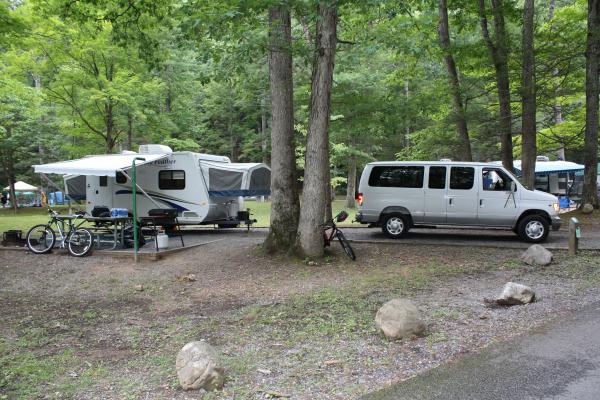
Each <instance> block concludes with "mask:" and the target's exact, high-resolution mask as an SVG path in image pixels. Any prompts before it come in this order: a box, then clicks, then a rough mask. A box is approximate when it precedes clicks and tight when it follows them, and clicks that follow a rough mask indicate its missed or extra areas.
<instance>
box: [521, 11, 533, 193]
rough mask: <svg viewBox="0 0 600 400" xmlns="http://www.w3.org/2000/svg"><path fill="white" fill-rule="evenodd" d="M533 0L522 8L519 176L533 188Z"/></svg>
mask: <svg viewBox="0 0 600 400" xmlns="http://www.w3.org/2000/svg"><path fill="white" fill-rule="evenodd" d="M533 15H534V0H525V3H524V6H523V71H522V72H523V75H522V83H521V92H522V93H521V94H522V110H523V111H522V116H521V122H522V125H521V127H522V135H523V136H522V145H521V154H522V155H521V174H522V177H523V182H524V183H525V185H527V186H528V187H530V188H534V187H535V160H536V157H537V145H536V101H535V92H536V91H535V56H534V53H533V52H534V46H533Z"/></svg>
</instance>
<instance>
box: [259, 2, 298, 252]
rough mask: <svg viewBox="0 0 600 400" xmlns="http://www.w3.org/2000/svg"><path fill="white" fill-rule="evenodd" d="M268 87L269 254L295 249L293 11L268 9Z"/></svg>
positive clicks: (266, 245) (267, 241) (296, 200)
mask: <svg viewBox="0 0 600 400" xmlns="http://www.w3.org/2000/svg"><path fill="white" fill-rule="evenodd" d="M269 84H270V90H271V221H270V225H269V234H268V235H267V239H266V240H265V243H264V248H265V250H266V251H267V252H269V253H273V252H279V251H281V252H290V251H292V250H293V249H294V248H295V243H296V234H297V229H298V214H299V208H300V205H299V200H298V191H297V186H296V154H295V145H294V92H293V91H294V83H293V79H292V33H291V18H290V10H289V8H288V7H286V6H284V5H279V6H273V7H271V8H270V9H269Z"/></svg>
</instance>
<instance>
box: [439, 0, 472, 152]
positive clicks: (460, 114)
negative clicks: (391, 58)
mask: <svg viewBox="0 0 600 400" xmlns="http://www.w3.org/2000/svg"><path fill="white" fill-rule="evenodd" d="M438 9H439V17H440V20H439V24H438V34H439V39H440V47H441V48H442V51H443V53H444V64H446V71H447V72H448V79H449V81H450V92H451V95H452V109H453V111H454V119H455V123H456V133H457V134H458V140H459V142H460V153H461V155H462V157H461V158H462V161H473V154H472V152H471V141H470V140H469V130H468V128H467V118H466V116H465V107H464V103H463V100H462V95H461V89H460V80H459V79H458V71H457V69H456V63H455V62H454V56H453V55H452V49H451V44H450V28H449V26H448V25H449V24H448V4H447V2H446V0H439V7H438Z"/></svg>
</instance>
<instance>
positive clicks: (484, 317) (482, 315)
mask: <svg viewBox="0 0 600 400" xmlns="http://www.w3.org/2000/svg"><path fill="white" fill-rule="evenodd" d="M489 317H490V316H489V315H486V314H481V315H480V316H479V319H488V318H489Z"/></svg>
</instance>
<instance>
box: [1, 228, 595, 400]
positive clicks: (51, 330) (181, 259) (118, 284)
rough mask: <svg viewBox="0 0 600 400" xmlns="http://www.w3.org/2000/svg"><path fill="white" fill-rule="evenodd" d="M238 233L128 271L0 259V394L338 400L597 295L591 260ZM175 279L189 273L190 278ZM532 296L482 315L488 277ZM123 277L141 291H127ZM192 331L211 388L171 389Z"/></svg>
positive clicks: (109, 265) (490, 285)
mask: <svg viewBox="0 0 600 400" xmlns="http://www.w3.org/2000/svg"><path fill="white" fill-rule="evenodd" d="M260 240H261V239H260V238H257V237H251V236H249V237H246V238H244V237H240V238H236V240H235V241H220V242H216V243H213V244H209V245H206V246H202V247H198V248H195V249H191V250H189V251H187V252H184V253H179V254H177V255H173V256H171V257H169V258H167V259H164V260H161V261H156V262H152V261H148V262H143V263H140V264H137V265H135V264H132V263H131V262H130V261H125V260H122V259H112V258H109V257H103V256H102V255H101V253H100V252H97V253H95V255H93V256H92V257H88V258H84V259H77V258H73V257H70V256H68V255H67V254H66V253H63V252H60V251H57V252H55V253H54V254H50V255H46V256H36V255H32V254H29V253H26V252H18V251H3V252H0V260H1V261H0V307H1V310H2V312H1V315H0V399H12V398H34V399H37V398H49V399H59V398H60V399H62V398H75V399H99V398H102V399H197V398H206V399H246V398H248V399H266V398H274V397H289V398H294V399H317V398H318V399H350V398H357V397H359V396H360V395H362V394H365V393H367V392H370V391H373V390H376V389H379V388H381V387H384V386H386V385H388V384H391V383H394V382H397V381H399V380H403V379H407V378H409V377H411V376H414V375H415V374H417V373H420V372H423V371H425V370H427V369H429V368H432V367H435V366H437V365H439V364H441V363H443V362H447V361H448V360H451V359H453V358H455V357H457V356H460V355H461V354H464V353H467V352H472V351H475V350H477V349H479V348H481V347H484V346H486V345H488V344H490V343H492V342H494V341H498V340H510V338H511V337H513V336H515V335H518V334H522V333H524V332H527V331H528V330H529V329H531V328H532V327H534V326H537V325H540V324H542V323H546V322H547V321H548V320H551V319H552V318H555V317H557V316H560V315H564V314H566V313H569V312H572V311H573V310H576V309H578V308H580V307H582V306H584V305H586V304H588V303H590V302H591V301H594V300H597V299H598V295H599V294H600V261H599V260H600V258H599V255H598V253H592V252H584V253H581V255H579V256H577V257H575V258H569V257H567V255H566V254H565V253H562V252H560V251H558V252H555V262H554V263H553V264H552V265H550V266H548V267H544V268H532V267H528V266H525V265H523V264H521V262H519V261H518V256H519V255H520V250H515V249H487V248H468V247H452V246H422V245H416V246H413V245H403V246H394V245H373V244H354V247H355V250H356V252H357V254H358V261H357V262H351V261H350V260H348V259H347V258H345V257H344V256H343V255H342V254H341V252H339V249H338V248H334V251H333V252H332V253H331V254H330V255H329V256H328V257H326V259H325V260H324V261H322V262H319V263H318V264H317V265H308V263H305V262H303V261H302V260H290V259H286V258H282V257H276V258H273V257H267V256H265V255H263V254H262V253H261V251H260V247H259V243H260ZM190 274H191V275H190ZM508 281H516V282H520V283H524V284H527V285H530V286H531V287H533V288H534V289H535V290H536V292H537V295H538V299H539V300H538V301H537V302H536V303H533V304H530V305H527V306H516V307H512V308H500V309H490V308H486V307H485V306H484V304H483V302H482V299H483V298H484V297H494V296H495V295H498V294H499V292H500V291H501V289H502V286H503V285H504V283H506V282H508ZM138 285H142V287H143V289H142V290H140V287H139V286H138ZM395 297H406V298H410V299H412V300H413V301H414V302H415V303H416V304H417V305H418V307H419V308H420V310H421V311H422V312H423V317H424V319H425V321H426V322H427V326H428V329H427V334H426V335H425V336H424V337H421V338H416V339H414V340H410V341H399V342H389V341H387V340H386V339H385V338H384V337H383V336H382V335H381V334H380V333H379V332H378V331H377V329H376V328H375V326H374V315H375V312H376V311H377V309H378V307H380V306H381V305H382V304H383V303H384V302H385V301H387V300H389V299H391V298H395ZM201 339H204V340H206V341H208V342H209V343H211V344H213V345H214V346H215V347H216V348H217V349H218V351H219V352H220V353H221V355H222V359H223V363H224V365H225V369H226V383H225V387H224V389H223V390H222V391H218V392H214V393H204V392H198V391H195V392H185V391H183V390H181V389H180V388H179V387H178V385H177V380H176V376H175V368H174V363H175V356H176V354H177V352H178V350H179V349H180V348H181V347H182V346H183V345H184V344H185V343H187V342H188V341H191V340H201Z"/></svg>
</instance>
